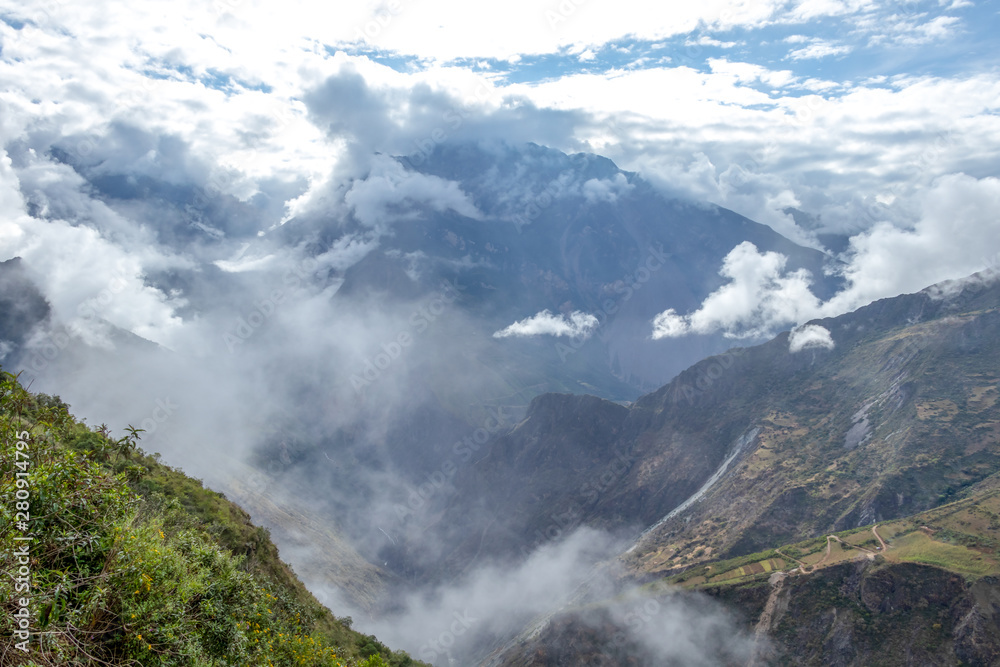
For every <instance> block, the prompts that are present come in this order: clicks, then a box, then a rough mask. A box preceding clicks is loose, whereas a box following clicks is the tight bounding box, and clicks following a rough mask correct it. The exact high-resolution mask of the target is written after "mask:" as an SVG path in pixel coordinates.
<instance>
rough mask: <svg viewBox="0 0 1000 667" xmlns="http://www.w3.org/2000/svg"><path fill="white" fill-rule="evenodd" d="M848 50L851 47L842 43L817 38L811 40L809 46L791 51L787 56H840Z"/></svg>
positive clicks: (792, 57)
mask: <svg viewBox="0 0 1000 667" xmlns="http://www.w3.org/2000/svg"><path fill="white" fill-rule="evenodd" d="M850 52H851V47H849V46H846V45H844V44H834V43H833V42H828V41H826V40H822V39H817V40H813V42H812V43H811V44H809V46H804V47H802V48H801V49H795V50H794V51H791V52H790V53H789V54H788V57H789V58H791V59H792V60H814V59H819V58H827V57H829V56H841V55H844V54H845V53H850Z"/></svg>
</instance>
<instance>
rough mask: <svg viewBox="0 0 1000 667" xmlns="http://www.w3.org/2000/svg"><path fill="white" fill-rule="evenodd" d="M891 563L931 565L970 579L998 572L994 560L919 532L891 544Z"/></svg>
mask: <svg viewBox="0 0 1000 667" xmlns="http://www.w3.org/2000/svg"><path fill="white" fill-rule="evenodd" d="M891 560H894V561H900V562H904V563H922V564H924V565H933V566H934V567H939V568H941V569H944V570H948V571H949V572H956V573H958V574H964V575H971V576H974V577H982V576H986V575H988V574H995V573H996V572H997V570H998V564H997V562H996V560H994V559H992V558H989V557H987V556H985V555H984V554H982V553H979V552H977V551H975V550H973V549H969V548H967V547H963V546H958V545H954V544H948V543H945V542H939V541H937V540H935V539H932V538H931V537H930V536H928V535H927V534H925V533H924V532H922V531H919V530H917V531H914V532H912V533H909V534H908V535H904V536H903V537H901V538H899V539H897V540H895V541H894V542H893V544H892V550H891Z"/></svg>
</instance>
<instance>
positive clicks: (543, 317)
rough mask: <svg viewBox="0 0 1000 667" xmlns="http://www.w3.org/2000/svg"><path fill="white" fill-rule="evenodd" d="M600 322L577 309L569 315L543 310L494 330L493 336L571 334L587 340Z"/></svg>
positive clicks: (518, 336)
mask: <svg viewBox="0 0 1000 667" xmlns="http://www.w3.org/2000/svg"><path fill="white" fill-rule="evenodd" d="M598 324H600V322H599V321H598V319H597V318H596V317H595V316H593V315H590V314H588V313H584V312H583V311H579V310H575V311H573V312H572V313H570V314H569V315H553V314H552V313H551V312H549V311H548V310H543V311H542V312H540V313H538V314H536V315H532V316H531V317H527V318H525V319H523V320H519V321H517V322H514V323H513V324H511V325H510V326H508V327H506V328H504V329H501V330H499V331H497V332H494V334H493V337H494V338H511V337H517V338H527V337H530V336H557V337H558V336H569V337H570V338H582V339H584V340H586V339H587V338H589V337H590V335H591V334H592V333H593V331H594V329H596V328H597V325H598Z"/></svg>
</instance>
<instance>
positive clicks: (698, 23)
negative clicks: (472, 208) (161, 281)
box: [0, 0, 1000, 345]
mask: <svg viewBox="0 0 1000 667" xmlns="http://www.w3.org/2000/svg"><path fill="white" fill-rule="evenodd" d="M998 10H1000V8H998V6H997V4H996V3H995V2H973V1H971V0H925V1H920V2H909V1H907V2H879V3H875V2H866V1H864V0H792V1H777V0H765V1H755V2H704V3H644V2H614V3H610V2H601V1H599V0H586V1H582V0H563V1H561V2H548V3H536V2H526V1H515V2H507V3H503V4H500V3H496V4H489V3H487V4H481V3H478V4H470V3H461V2H444V1H434V0H391V1H390V2H381V3H376V2H364V3H314V4H310V3H304V2H291V3H282V4H281V5H277V4H275V3H264V2H253V1H251V0H217V1H216V2H212V3H187V4H185V3H183V2H182V3H169V4H167V3H163V2H148V3H116V2H93V3H66V2H17V3H12V2H2V3H0V82H2V84H0V86H2V87H0V141H2V143H3V153H2V154H0V204H2V205H3V206H2V209H0V211H2V212H0V254H2V255H3V257H2V259H7V258H8V257H11V256H14V255H17V254H20V255H22V256H25V258H26V259H28V260H29V261H31V262H33V264H34V265H35V266H37V267H39V269H40V271H41V272H43V273H45V274H46V276H48V277H47V280H48V282H49V284H48V286H47V289H48V291H49V295H50V297H51V298H52V300H53V301H54V302H55V306H56V309H57V311H58V310H59V309H60V308H62V309H63V310H68V309H69V308H70V306H71V305H73V304H79V303H80V302H81V301H83V300H85V299H84V294H85V293H86V291H87V290H91V291H93V290H94V288H97V287H100V286H101V285H103V284H106V283H107V282H108V281H112V280H116V279H117V280H120V281H122V283H123V284H124V285H127V286H126V287H125V288H124V289H123V294H124V295H125V297H127V298H125V297H123V298H120V299H118V301H117V302H118V304H119V308H118V312H117V313H112V314H110V317H109V319H111V321H114V322H115V323H116V324H118V325H119V326H123V327H124V328H127V329H129V330H132V331H134V332H136V333H138V334H140V335H143V336H145V337H148V338H151V339H152V340H156V341H157V342H161V343H163V344H168V345H169V344H171V342H172V341H175V339H176V332H177V330H178V329H179V328H180V327H182V325H183V321H184V320H183V315H181V314H179V313H181V309H182V307H183V296H182V295H178V294H170V293H164V292H163V291H162V290H160V291H157V290H156V289H154V288H151V287H150V286H149V285H148V284H145V283H144V281H143V279H142V276H143V275H144V274H146V273H148V272H150V271H155V270H164V269H167V268H169V267H174V266H183V265H185V264H187V265H190V264H191V262H192V258H191V256H190V254H189V253H188V254H186V253H185V252H181V251H178V250H177V248H176V247H171V246H169V245H168V244H165V243H163V242H162V239H158V237H157V234H156V232H155V229H153V227H154V226H155V222H154V223H150V222H149V221H144V220H143V219H142V216H140V215H138V214H135V215H134V217H132V218H130V216H129V215H127V214H123V212H122V211H121V210H117V211H108V210H106V209H107V207H106V206H105V205H104V204H103V203H102V202H101V201H100V199H99V198H97V197H94V196H93V193H92V192H91V191H90V189H88V183H87V182H86V181H87V180H90V181H93V174H95V173H96V174H98V175H99V174H101V173H105V174H111V173H117V174H122V173H128V174H132V175H134V176H135V177H140V178H141V177H149V178H154V179H159V180H160V181H162V182H166V183H168V184H173V185H176V186H178V187H183V186H185V185H198V186H200V187H202V188H205V189H207V191H209V192H215V193H221V194H227V195H233V196H235V197H236V198H238V199H239V200H240V201H243V202H249V203H251V204H253V205H254V207H255V210H256V211H257V213H258V215H257V217H256V219H255V220H253V221H252V222H249V223H247V225H246V227H247V228H245V229H241V230H238V231H236V230H232V229H221V228H219V226H218V225H214V224H212V223H211V222H197V221H195V223H193V224H197V225H200V226H201V228H202V229H203V230H204V231H205V233H206V234H210V235H214V236H215V237H216V238H219V239H222V240H223V241H231V242H232V244H231V245H230V244H228V243H226V242H223V243H219V244H217V245H216V247H215V249H214V252H215V253H217V254H218V255H219V256H217V257H201V258H199V259H201V260H206V259H208V260H211V261H214V262H217V263H218V262H232V261H233V258H232V256H230V255H237V254H238V252H239V248H240V247H242V245H243V243H245V242H246V240H247V239H249V238H252V235H253V234H256V235H257V236H264V235H266V234H268V233H269V232H270V231H272V230H273V229H274V228H276V227H277V226H280V225H281V224H282V223H283V222H285V221H287V220H288V219H290V218H291V217H294V216H296V215H302V214H303V213H304V212H307V211H309V210H310V209H313V210H315V209H316V208H317V207H322V206H326V207H336V206H338V205H341V206H343V205H344V204H345V202H344V200H343V199H337V200H336V201H333V202H331V191H333V192H336V184H337V182H338V181H342V180H343V179H344V178H346V177H347V176H348V175H350V174H352V173H357V172H359V171H363V170H365V169H370V168H371V159H372V158H371V156H372V155H375V154H378V153H383V154H390V155H399V154H415V153H419V152H420V151H421V150H426V149H427V148H428V147H433V145H434V144H435V143H437V142H439V141H447V140H450V139H468V138H470V137H473V138H477V139H482V138H499V139H503V140H507V141H511V142H519V141H534V142H537V143H540V144H544V145H548V146H552V147H554V148H558V149H560V150H564V151H567V152H576V151H588V152H595V153H599V154H602V155H605V156H607V157H610V158H612V159H614V160H615V161H616V162H617V163H618V164H619V166H620V167H622V168H624V169H628V170H633V171H638V172H639V173H641V174H642V175H643V176H644V177H645V178H647V179H648V180H650V181H652V182H653V183H654V184H657V185H658V186H660V187H662V188H663V189H664V190H665V191H667V192H669V193H671V194H675V195H677V196H682V197H686V198H691V199H695V200H700V201H709V202H713V203H716V204H720V205H723V206H726V207H728V208H732V209H733V210H735V211H737V212H739V213H742V214H744V215H746V216H748V217H750V218H752V219H754V220H757V221H759V222H762V223H765V224H768V225H771V226H772V227H773V228H775V229H776V230H777V231H779V232H781V233H783V234H785V235H786V236H788V237H790V238H792V239H793V240H796V241H799V242H801V243H805V244H807V245H814V246H820V245H821V243H820V242H819V241H817V237H816V232H817V231H835V232H838V233H847V234H852V235H860V236H857V239H856V240H857V244H856V246H854V247H853V250H854V251H855V253H856V254H857V255H863V254H864V253H866V252H868V253H876V252H880V251H881V249H882V246H886V245H893V246H895V245H896V244H898V243H906V244H908V246H909V247H910V249H912V250H913V251H914V252H916V253H917V254H916V255H914V256H911V257H909V260H910V261H908V265H909V268H907V267H905V266H899V267H895V269H894V270H895V271H896V273H903V274H905V276H904V278H905V279H903V280H900V279H898V278H897V279H893V278H892V276H891V275H889V276H886V275H880V276H877V277H876V280H877V281H882V282H884V283H885V285H884V286H882V287H880V288H879V289H875V290H869V291H872V292H873V293H877V294H878V295H883V293H884V292H886V291H892V290H893V289H897V288H899V289H900V290H903V289H907V288H910V289H913V286H914V285H920V286H923V285H927V284H930V283H932V282H936V281H937V280H941V279H944V278H955V277H959V275H956V273H957V274H960V275H961V274H967V273H971V272H973V271H976V270H979V269H982V268H984V267H986V266H990V265H991V263H995V262H996V256H997V253H998V252H1000V247H997V245H996V243H991V242H990V241H989V238H988V236H989V233H990V232H991V231H996V222H995V216H994V214H993V211H995V210H996V209H995V208H992V207H993V206H994V205H995V203H996V198H997V191H998V183H997V181H996V172H997V166H998V164H1000V163H998V150H1000V122H998V116H997V109H998V106H1000V67H998V60H997V53H996V50H995V48H992V47H993V42H994V39H995V37H994V36H995V34H996V32H997V28H998V27H1000V26H998V22H1000V20H998ZM374 117H377V118H378V119H379V122H378V123H375V122H372V121H371V119H372V118H374ZM53 149H56V150H55V151H54V150H53ZM365 156H367V157H365ZM60 158H61V159H60ZM69 164H74V165H76V166H77V167H78V168H77V169H76V173H75V172H74V169H72V168H70V167H69V166H67V165H69ZM80 164H84V165H86V166H88V167H90V168H91V176H90V177H88V179H86V180H85V179H82V178H81V177H80V175H79V172H80V169H79V165H80ZM91 185H92V183H91ZM91 189H92V188H91ZM929 193H934V195H933V196H931V195H929ZM451 196H453V197H455V196H458V195H457V194H456V193H454V192H453V193H451ZM970 197H971V198H972V201H973V204H971V205H970V204H969V200H968V199H967V198H970ZM335 199H336V198H335ZM952 199H961V200H962V203H961V206H963V207H964V209H965V210H963V213H967V214H968V215H969V216H971V218H973V219H971V220H965V221H957V220H953V219H951V218H952V217H953V215H952V214H953V213H954V209H950V208H949V209H947V210H945V211H941V210H936V211H933V210H929V209H933V208H934V207H935V206H937V208H938V209H940V208H941V206H940V204H939V203H936V202H939V201H950V200H952ZM931 200H932V201H931ZM346 205H347V206H352V205H353V204H352V202H350V201H347V202H346ZM447 205H449V204H447V202H446V203H445V204H442V206H447ZM792 208H794V209H798V210H799V211H801V212H802V214H801V217H800V220H799V221H798V222H799V224H796V221H795V220H794V219H793V217H792V215H791V214H790V209H792ZM466 213H468V211H466ZM934 215H937V216H938V218H943V219H929V218H930V217H933V216H934ZM39 217H42V218H46V219H47V220H48V221H49V222H50V223H52V222H53V221H57V222H58V221H61V222H62V224H55V225H53V224H46V225H39V224H38V222H37V220H38V218H39ZM98 220H100V221H99V222H98ZM803 221H804V222H803ZM144 223H145V224H144ZM959 223H961V224H965V225H966V226H967V227H968V228H969V229H967V230H965V231H967V232H968V233H963V234H961V235H960V236H959V237H958V238H951V237H950V234H949V233H948V231H947V228H948V227H949V226H950V225H953V224H959ZM921 225H923V227H921ZM998 236H1000V235H998ZM244 237H246V238H244ZM942 240H943V241H944V246H943V247H941V246H940V244H939V242H940V241H942ZM980 240H981V241H982V242H977V241H980ZM158 241H160V242H158ZM958 241H961V243H962V244H966V243H967V242H968V241H973V244H972V245H961V246H959V245H958ZM81 244H82V247H86V248H87V249H88V254H87V257H91V258H92V257H94V256H100V257H101V258H102V261H101V262H100V266H101V267H102V268H100V269H99V270H95V269H94V266H93V264H94V262H92V261H91V262H88V261H86V258H85V257H84V256H82V255H81V254H80V253H78V252H76V250H77V249H78V248H80V247H81ZM880 244H881V245H880ZM879 261H882V259H881V256H880V259H879ZM223 266H225V265H223ZM229 266H230V268H231V269H233V270H236V265H229ZM914 266H917V267H920V268H919V270H917V269H915V268H913V267H914ZM116 267H117V268H116ZM242 268H246V267H245V266H242ZM758 268H760V267H758ZM720 270H724V267H720ZM852 270H856V271H857V272H858V274H859V276H860V275H861V274H864V273H865V272H866V271H870V270H871V267H870V266H859V267H854V268H853V269H852ZM116 271H117V272H118V273H115V272H116ZM883 273H886V271H885V270H884V267H883ZM890 273H891V272H890ZM118 274H121V275H118ZM866 277H867V276H866ZM921 283H922V285H921ZM772 287H773V286H772ZM918 288H919V287H918ZM866 289H867V288H866ZM861 300H863V298H862V299H861ZM849 301H850V304H849V305H851V306H856V305H857V303H858V302H859V299H858V298H856V296H852V298H851V299H850V300H849ZM845 307H847V305H839V306H836V307H832V308H831V309H828V310H829V312H833V311H835V310H838V309H839V310H843V309H844V308H845ZM817 312H818V311H817Z"/></svg>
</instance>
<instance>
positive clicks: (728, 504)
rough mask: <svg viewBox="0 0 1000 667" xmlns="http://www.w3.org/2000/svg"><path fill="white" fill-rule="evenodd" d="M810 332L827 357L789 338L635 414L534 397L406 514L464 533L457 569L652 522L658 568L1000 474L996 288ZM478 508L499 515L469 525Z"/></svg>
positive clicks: (669, 391)
mask: <svg viewBox="0 0 1000 667" xmlns="http://www.w3.org/2000/svg"><path fill="white" fill-rule="evenodd" d="M813 325H814V326H822V327H825V328H826V329H828V330H829V331H830V332H831V335H832V338H833V340H834V342H835V347H834V348H833V349H826V348H807V349H804V350H801V351H797V352H791V351H790V350H789V335H788V334H782V335H780V336H778V337H777V338H776V339H774V340H773V341H771V342H769V343H766V344H764V345H761V346H757V347H754V348H747V349H737V350H732V351H731V352H729V353H727V354H726V355H724V356H721V357H713V358H709V359H707V360H705V361H703V362H700V363H699V364H696V365H695V366H693V367H692V368H690V369H689V370H687V371H685V372H684V373H681V374H680V375H679V376H678V377H677V378H676V379H675V380H674V381H673V382H671V383H670V384H668V385H666V386H664V387H663V388H662V389H660V390H658V391H657V392H654V393H652V394H649V395H646V396H644V397H642V398H641V399H639V400H638V401H636V402H635V403H634V404H633V405H631V406H630V407H629V408H628V411H627V413H625V412H622V410H623V409H622V408H619V407H617V406H612V405H610V404H609V405H607V406H605V405H603V404H601V403H600V402H595V401H594V399H591V400H590V402H587V401H584V400H583V399H579V398H578V399H571V398H569V397H560V398H557V397H551V398H550V397H541V398H539V399H536V401H535V403H533V407H532V410H531V411H530V413H529V415H528V417H527V418H526V419H525V421H524V422H522V423H521V424H520V425H519V426H518V427H517V428H516V429H514V430H513V431H511V432H510V433H509V434H506V435H501V436H500V437H498V438H497V439H495V440H494V441H492V442H491V443H489V444H487V445H486V446H484V447H483V448H482V449H481V450H480V451H479V452H478V453H477V457H476V459H475V460H474V461H473V462H472V464H471V465H469V466H466V467H464V468H462V469H461V470H460V471H459V472H458V473H457V474H456V475H455V479H454V489H453V492H452V493H451V494H450V495H447V501H443V500H442V502H446V504H447V506H446V507H444V508H443V509H441V510H440V513H439V514H433V513H432V514H431V515H430V516H433V519H431V520H428V519H427V518H424V519H423V521H424V523H420V520H419V519H417V518H411V517H408V519H410V520H413V521H414V522H415V525H422V526H426V525H428V524H431V525H443V526H448V527H450V528H452V529H453V530H455V531H457V532H458V533H461V532H462V527H463V526H467V529H466V530H465V532H464V533H463V534H462V535H459V536H456V534H455V533H454V532H453V533H452V534H450V535H448V537H447V538H446V539H445V541H446V542H448V543H450V544H452V545H455V551H454V553H453V554H452V556H451V558H452V559H453V561H454V562H456V563H462V562H468V560H469V559H470V558H472V557H473V554H474V553H475V549H476V548H477V546H476V545H478V544H481V543H490V544H492V545H493V547H492V548H493V549H494V551H495V552H496V553H499V554H503V553H507V554H510V555H515V554H518V553H519V552H520V551H521V550H522V549H524V548H527V547H530V546H531V545H534V544H537V543H538V541H539V535H542V536H544V535H545V534H546V532H548V533H549V537H548V538H546V539H555V538H557V537H558V536H559V535H561V534H565V533H567V532H568V531H570V530H572V528H574V527H576V526H579V525H584V524H586V525H591V526H595V527H601V528H607V529H611V530H620V529H622V528H623V527H624V528H628V527H639V528H648V530H647V532H646V533H645V534H644V535H643V537H642V539H641V540H640V541H639V542H638V544H637V545H636V546H635V547H634V548H633V549H632V550H631V551H630V552H629V554H628V555H627V558H626V560H627V562H628V563H629V565H630V567H632V568H634V569H635V570H636V571H638V572H646V573H656V572H665V571H670V570H672V569H676V568H685V567H690V566H691V565H692V564H694V563H697V562H700V561H704V560H706V559H710V558H717V557H718V556H720V555H740V554H745V553H752V552H754V551H759V550H760V549H762V548H766V547H769V546H772V545H774V544H778V543H781V542H785V541H788V540H791V539H795V538H800V537H807V536H811V535H817V534H820V533H822V532H829V531H833V530H842V529H845V528H849V527H852V526H857V525H863V524H865V523H870V522H872V521H881V520H886V519H891V518H895V517H899V516H903V515H906V514H911V513H914V512H919V511H922V510H925V509H928V508H931V507H934V506H936V505H938V504H941V503H942V502H946V501H947V500H948V499H949V498H952V497H954V496H955V494H956V493H959V492H960V491H961V490H962V489H963V488H967V487H970V486H971V485H974V484H976V483H977V482H980V481H981V480H984V479H986V478H987V477H989V476H990V475H992V474H994V473H996V472H997V471H1000V442H998V433H1000V432H998V429H1000V405H998V402H997V399H998V388H997V383H998V381H1000V347H998V346H1000V283H997V282H996V281H995V280H991V281H987V280H986V279H985V278H983V277H975V278H972V279H969V280H968V281H966V282H965V283H963V284H952V285H943V286H938V287H935V288H931V289H928V290H925V291H923V292H920V293H918V294H913V295H906V296H901V297H897V298H895V299H886V300H883V301H880V302H877V303H874V304H872V305H870V306H867V307H865V308H862V309H860V310H858V311H856V312H854V313H850V314H847V315H844V316H841V317H838V318H833V319H830V320H821V321H817V322H814V323H813ZM547 405H552V406H556V405H558V406H559V408H560V410H559V413H558V416H557V417H555V418H553V416H552V414H551V412H552V411H551V410H549V409H545V406H547ZM580 456H589V457H590V458H589V462H590V466H589V468H587V469H585V470H584V469H583V468H580V469H579V470H578V469H577V468H576V467H575V465H574V464H572V461H573V460H574V457H580ZM522 460H524V461H531V462H532V469H533V471H534V472H533V476H534V477H535V478H536V479H538V480H544V482H540V486H541V487H544V498H545V501H544V502H539V501H538V499H539V498H540V497H541V496H540V492H539V490H538V487H537V486H535V482H532V481H529V480H530V476H529V477H526V476H525V474H524V471H523V470H521V469H520V468H519V465H520V463H519V462H520V461H522ZM495 488H500V489H503V492H502V494H498V492H495V491H489V490H485V491H484V490H483V489H495ZM444 495H445V494H442V496H444ZM476 503H481V504H482V505H483V506H486V507H489V508H490V512H491V514H490V516H491V517H492V519H491V521H489V522H484V523H480V522H476V521H470V520H469V514H470V512H469V508H474V507H476V506H477V505H476ZM484 525H486V526H487V527H486V528H483V527H482V526H484Z"/></svg>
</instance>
